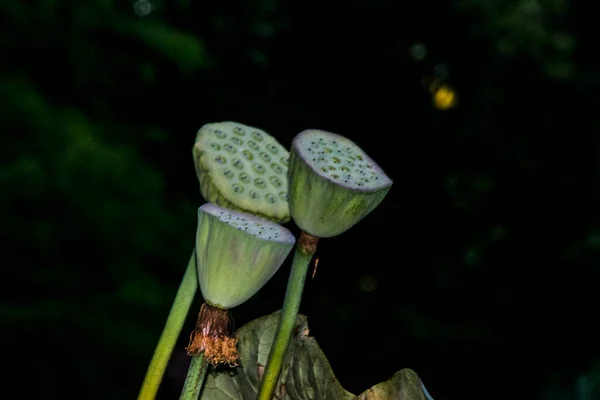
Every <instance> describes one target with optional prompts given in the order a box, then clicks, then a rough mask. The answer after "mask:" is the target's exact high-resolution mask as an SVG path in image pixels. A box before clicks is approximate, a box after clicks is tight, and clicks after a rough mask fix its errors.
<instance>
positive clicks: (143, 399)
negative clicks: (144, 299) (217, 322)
mask: <svg viewBox="0 0 600 400" xmlns="http://www.w3.org/2000/svg"><path fill="white" fill-rule="evenodd" d="M197 290H198V277H197V274H196V253H195V252H192V257H191V258H190V262H189V263H188V266H187V269H186V270H185V274H184V275H183V279H182V281H181V284H180V285H179V289H178V290H177V294H176V295H175V301H173V305H172V306H171V311H170V312H169V316H168V317H167V322H166V324H165V327H164V329H163V331H162V334H161V335H160V339H159V340H158V344H157V345H156V349H155V350H154V356H153V357H152V361H150V365H149V366H148V371H147V372H146V377H145V378H144V383H143V384H142V389H141V390H140V394H139V396H138V400H154V398H155V397H156V393H157V392H158V388H159V386H160V382H161V381H162V378H163V375H164V374H165V369H166V368H167V364H168V363H169V359H170V358H171V353H172V352H173V348H174V347H175V343H176V342H177V338H179V334H180V333H181V328H182V327H183V324H184V322H185V318H186V317H187V314H188V311H189V309H190V306H191V305H192V301H193V300H194V295H195V294H196V291H197Z"/></svg>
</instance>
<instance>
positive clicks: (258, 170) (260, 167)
mask: <svg viewBox="0 0 600 400" xmlns="http://www.w3.org/2000/svg"><path fill="white" fill-rule="evenodd" d="M252 169H254V171H255V172H256V173H257V174H264V173H265V167H263V165H262V164H257V163H254V164H253V165H252Z"/></svg>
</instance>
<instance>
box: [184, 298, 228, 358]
mask: <svg viewBox="0 0 600 400" xmlns="http://www.w3.org/2000/svg"><path fill="white" fill-rule="evenodd" d="M229 325H230V319H229V312H228V311H227V310H222V309H220V308H216V307H213V306H211V305H209V304H206V303H204V304H202V307H200V313H199V314H198V320H197V321H196V328H195V329H194V331H193V332H192V333H191V335H190V343H189V344H188V347H186V348H185V349H186V350H187V354H188V355H189V356H198V355H201V354H202V353H204V358H205V359H206V360H207V361H208V362H209V363H211V364H212V365H215V366H216V365H219V364H228V365H229V366H232V367H234V366H236V365H238V363H237V359H238V354H237V348H236V345H237V339H236V338H233V337H231V335H230V333H229V331H230V327H229Z"/></svg>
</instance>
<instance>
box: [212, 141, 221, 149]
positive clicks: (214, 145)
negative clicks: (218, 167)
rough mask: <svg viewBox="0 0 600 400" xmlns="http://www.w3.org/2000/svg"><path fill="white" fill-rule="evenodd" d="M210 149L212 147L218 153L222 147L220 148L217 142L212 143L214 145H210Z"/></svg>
mask: <svg viewBox="0 0 600 400" xmlns="http://www.w3.org/2000/svg"><path fill="white" fill-rule="evenodd" d="M210 147H211V148H212V149H213V150H217V151H219V150H221V146H219V144H218V143H215V142H212V143H211V144H210Z"/></svg>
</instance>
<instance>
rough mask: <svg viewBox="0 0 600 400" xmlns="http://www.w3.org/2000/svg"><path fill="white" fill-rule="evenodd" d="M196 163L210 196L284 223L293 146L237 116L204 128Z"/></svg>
mask: <svg viewBox="0 0 600 400" xmlns="http://www.w3.org/2000/svg"><path fill="white" fill-rule="evenodd" d="M193 153H194V164H195V166H196V174H197V176H198V180H199V181H200V192H201V193H202V196H203V197H204V198H205V199H206V201H208V202H211V203H213V204H217V205H220V206H223V207H227V208H230V209H232V210H238V211H243V212H248V213H251V214H254V215H258V216H260V217H263V218H266V219H269V220H272V221H275V222H279V223H284V222H287V221H289V220H290V211H289V205H288V201H287V196H288V194H287V191H288V181H287V179H288V178H287V170H288V161H289V152H288V151H287V150H286V149H285V148H284V147H283V146H282V145H281V144H279V142H277V140H275V139H274V138H273V137H272V136H271V135H269V134H268V133H266V132H265V131H262V130H260V129H258V128H253V127H251V126H247V125H243V124H240V123H237V122H218V123H212V124H206V125H204V126H202V128H200V130H199V131H198V133H197V135H196V142H195V143H194V150H193Z"/></svg>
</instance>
